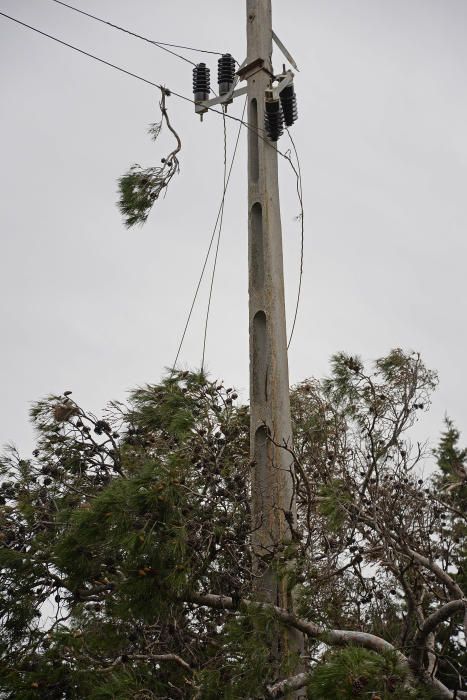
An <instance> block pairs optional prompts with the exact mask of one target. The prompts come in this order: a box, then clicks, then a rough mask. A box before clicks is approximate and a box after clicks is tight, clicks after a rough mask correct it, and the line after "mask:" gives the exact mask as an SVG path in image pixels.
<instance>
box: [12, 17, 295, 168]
mask: <svg viewBox="0 0 467 700" xmlns="http://www.w3.org/2000/svg"><path fill="white" fill-rule="evenodd" d="M0 16H1V17H5V18H6V19H9V20H11V21H12V22H16V24H20V25H21V26H23V27H27V29H31V30H32V31H33V32H36V33H37V34H41V36H45V37H47V39H52V41H56V42H57V43H58V44H61V45H62V46H66V47H67V48H69V49H73V51H77V52H78V53H80V54H83V56H87V57H88V58H92V59H93V60H94V61H98V62H99V63H102V64H104V65H105V66H108V67H109V68H114V69H115V70H117V71H119V72H120V73H124V74H125V75H129V76H131V77H132V78H136V79H137V80H140V81H141V82H143V83H146V84H147V85H152V87H156V88H158V89H159V90H167V88H166V87H164V86H163V85H160V84H159V83H155V82H153V81H152V80H148V79H147V78H143V77H142V76H141V75H138V74H137V73H132V72H131V71H129V70H127V69H126V68H121V67H120V66H117V65H116V64H115V63H111V62H110V61H106V60H105V59H103V58H100V57H99V56H96V55H95V54H92V53H89V52H88V51H84V50H83V49H80V48H79V47H78V46H74V45H73V44H69V43H68V42H66V41H63V40H62V39H59V38H58V37H56V36H53V35H52V34H48V33H47V32H43V31H42V30H41V29H37V27H33V26H32V25H30V24H26V22H22V21H21V20H19V19H16V17H11V16H10V15H7V14H5V12H0ZM169 92H170V94H171V95H174V96H175V97H178V98H179V99H181V100H184V101H185V102H189V103H190V104H193V105H195V104H196V102H195V100H193V99H192V98H191V97H187V96H186V95H181V94H180V93H179V92H175V91H174V90H171V89H170V90H169ZM207 109H208V111H209V112H213V113H214V114H219V115H221V116H222V115H223V114H224V112H223V111H220V110H218V109H214V107H207ZM225 116H226V117H227V119H231V120H233V121H236V122H240V123H241V124H243V126H245V127H246V128H247V129H250V130H252V131H254V132H255V133H256V134H257V135H258V137H259V138H261V139H263V141H265V140H266V139H265V138H264V136H262V135H261V134H260V133H259V132H260V131H262V132H264V131H265V130H264V129H261V128H256V129H255V128H254V127H252V126H251V125H250V124H248V123H247V122H245V121H243V120H242V119H239V118H238V117H234V116H233V115H232V114H225ZM277 152H278V154H279V155H281V156H283V157H285V158H287V156H284V154H283V153H281V152H280V151H277Z"/></svg>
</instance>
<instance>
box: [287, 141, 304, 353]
mask: <svg viewBox="0 0 467 700" xmlns="http://www.w3.org/2000/svg"><path fill="white" fill-rule="evenodd" d="M287 134H288V136H289V139H290V143H291V144H292V148H293V150H294V152H295V158H296V160H297V168H295V166H294V164H293V163H292V160H291V159H289V163H290V165H291V166H292V169H293V170H294V172H295V174H296V176H297V195H298V200H299V202H300V214H299V216H300V275H299V281H298V292H297V301H296V304H295V313H294V317H293V322H292V328H291V331H290V336H289V341H288V343H287V350H288V349H289V348H290V344H291V342H292V338H293V334H294V330H295V325H296V323H297V316H298V309H299V307H300V298H301V293H302V282H303V255H304V247H305V221H304V217H305V211H304V206H303V187H302V169H301V166H300V157H299V155H298V151H297V147H296V146H295V141H294V140H293V138H292V135H291V133H290V129H287Z"/></svg>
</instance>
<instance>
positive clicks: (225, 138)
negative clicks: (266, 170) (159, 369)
mask: <svg viewBox="0 0 467 700" xmlns="http://www.w3.org/2000/svg"><path fill="white" fill-rule="evenodd" d="M224 112H225V107H224ZM223 122H224V193H223V195H222V202H221V215H220V221H219V230H218V233H217V244H216V252H215V254H214V264H213V266H212V275H211V285H210V287H209V299H208V308H207V310H206V322H205V324H204V338H203V356H202V359H201V374H203V373H204V357H205V354H206V339H207V335H208V323H209V312H210V310H211V300H212V290H213V287H214V278H215V276H216V267H217V258H218V255H219V245H220V242H221V234H222V224H223V221H224V206H225V193H226V189H227V186H226V183H227V124H226V118H225V114H224V119H223Z"/></svg>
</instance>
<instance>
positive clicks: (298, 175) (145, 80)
mask: <svg viewBox="0 0 467 700" xmlns="http://www.w3.org/2000/svg"><path fill="white" fill-rule="evenodd" d="M0 16H1V17H5V19H9V20H10V21H12V22H15V23H16V24H19V25H21V26H22V27H26V28H27V29H31V31H33V32H36V33H37V34H40V35H41V36H45V37H46V38H47V39H51V40H52V41H55V42H57V43H58V44H61V45H62V46H66V47H67V48H69V49H72V50H73V51H77V52H78V53H80V54H82V55H83V56H87V57H88V58H91V59H93V60H94V61H97V62H98V63H102V64H103V65H105V66H108V67H109V68H114V69H115V70H117V71H119V72H120V73H124V74H125V75H129V76H130V77H132V78H135V79H136V80H139V81H141V82H143V83H146V85H151V86H152V87H155V88H158V89H159V90H167V88H166V87H164V86H163V85H160V84H158V83H155V82H153V81H152V80H148V78H144V77H143V76H141V75H138V74H137V73H133V72H132V71H129V70H127V69H126V68H122V67H121V66H117V65H116V64H115V63H111V62H110V61H106V60H105V59H103V58H100V57H99V56H96V55H95V54H92V53H90V52H88V51H84V50H83V49H80V48H79V47H78V46H74V45H73V44H69V43H68V42H66V41H63V40H62V39H59V38H58V37H56V36H53V35H52V34H48V33H47V32H44V31H42V30H41V29H37V27H33V26H32V25H30V24H27V23H26V22H22V21H21V20H19V19H17V18H16V17H11V15H7V14H6V13H5V12H0ZM169 92H170V94H171V95H174V96H175V97H178V98H179V99H181V100H184V101H185V102H189V103H190V104H196V102H195V100H193V99H191V98H190V97H187V96H186V95H182V94H180V93H178V92H175V91H174V90H169ZM207 109H208V111H209V112H213V113H214V114H220V115H221V116H223V117H224V119H225V118H228V119H231V120H233V121H236V122H239V123H240V128H239V133H240V130H241V127H242V126H244V127H246V128H247V129H248V130H250V131H253V132H254V133H255V134H256V135H257V136H258V138H260V139H261V140H262V141H265V142H267V143H269V145H270V146H271V148H275V149H276V151H277V154H278V155H280V156H281V157H282V158H285V160H287V161H288V163H289V164H290V166H291V168H292V170H293V171H294V173H295V176H296V178H297V192H298V195H299V200H300V206H301V209H302V214H301V218H302V254H301V263H300V284H299V293H298V298H297V306H296V309H295V316H294V321H293V325H292V332H291V336H290V338H289V345H290V342H291V340H292V335H293V331H294V329H295V324H296V320H297V314H298V305H299V301H300V293H301V285H302V273H303V230H304V229H303V199H302V193H301V173H300V165H299V170H298V171H297V169H296V168H295V166H294V164H293V162H292V159H291V158H290V156H288V155H287V154H286V153H282V151H280V150H279V149H278V148H277V146H275V145H273V144H271V142H269V141H268V139H266V138H265V137H264V136H263V135H262V134H261V133H260V132H261V131H262V132H263V133H265V129H262V128H261V127H257V128H255V127H253V126H251V124H248V122H245V121H244V120H243V116H244V112H245V110H243V114H242V117H241V118H240V119H239V118H238V117H234V116H233V115H232V114H227V113H226V112H225V111H224V110H222V111H219V110H217V109H214V108H213V107H208V108H207ZM292 144H293V147H294V150H295V153H296V155H297V151H296V149H295V144H294V143H293V141H292ZM297 159H298V155H297ZM220 213H221V210H220V209H219V215H218V216H219V218H220ZM216 230H217V224H216ZM214 235H215V231H214V234H213V239H214ZM206 263H207V260H206ZM203 274H204V272H203ZM200 284H201V281H200ZM182 342H183V340H182ZM177 359H178V355H177Z"/></svg>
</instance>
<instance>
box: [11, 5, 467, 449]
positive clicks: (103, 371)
mask: <svg viewBox="0 0 467 700" xmlns="http://www.w3.org/2000/svg"><path fill="white" fill-rule="evenodd" d="M74 4H75V5H76V6H78V7H80V8H81V9H83V10H87V11H89V12H92V13H94V14H96V15H99V16H101V17H103V18H106V19H108V20H109V21H112V22H114V23H117V24H120V25H123V26H124V27H127V28H128V29H131V30H133V31H135V32H137V33H140V34H143V35H146V36H148V37H150V38H153V39H155V40H159V41H167V42H175V43H180V44H186V45H192V46H198V47H201V48H206V49H212V50H216V51H229V52H231V53H232V54H233V55H234V56H235V57H236V58H237V59H238V60H239V61H240V62H241V61H242V60H243V58H244V54H245V17H244V15H245V7H244V5H245V3H244V2H239V0H198V2H197V3H193V2H187V1H186V0H171V2H167V3H163V2H154V0H134V1H133V2H131V3H130V2H126V1H124V0H74ZM273 5H274V27H275V30H276V33H277V34H278V35H279V36H280V37H281V39H282V40H283V42H284V43H285V44H286V46H287V48H288V49H289V50H290V51H291V53H292V54H293V55H294V57H295V59H296V61H297V63H298V65H299V68H300V73H299V74H297V79H296V90H297V94H298V100H299V115H300V118H299V121H298V122H297V123H296V125H295V126H294V130H293V133H294V138H295V140H296V144H297V148H298V151H299V154H300V158H301V164H302V170H303V178H304V180H303V186H304V204H305V223H306V230H305V266H304V286H303V297H302V304H301V307H300V312H299V318H298V323H297V328H296V333H295V338H294V341H293V344H292V347H291V350H290V357H289V362H290V378H291V382H296V381H298V380H301V379H303V378H305V377H307V376H317V377H321V376H324V375H325V374H326V373H327V372H328V370H329V358H330V356H331V355H332V354H333V353H334V352H336V351H339V350H345V351H348V352H351V353H357V354H360V355H362V356H363V357H364V358H367V359H374V358H376V357H378V356H380V355H382V354H384V353H386V352H388V351H389V350H390V349H391V348H393V347H402V348H404V349H407V350H418V351H420V352H421V353H422V355H423V357H424V358H425V361H426V363H427V364H428V365H429V366H430V367H432V368H436V369H438V370H439V374H440V386H439V389H438V391H437V393H436V396H435V398H434V403H433V407H432V410H431V412H430V413H429V414H428V415H424V416H423V418H422V423H421V425H420V427H419V428H418V430H417V435H419V436H431V437H432V438H436V437H437V434H438V432H439V430H440V429H441V424H442V419H443V415H444V413H445V412H448V413H449V415H451V416H452V417H453V418H454V420H455V421H456V422H457V424H458V425H459V427H460V428H461V429H465V428H466V426H467V407H466V401H465V396H464V394H465V391H466V386H467V362H466V359H465V356H466V349H467V329H466V328H465V319H466V311H467V302H466V291H467V276H466V274H465V266H466V261H467V256H466V253H467V236H466V232H467V225H466V224H467V204H466V202H467V199H466V194H467V137H466V131H467V91H466V76H467V42H466V39H465V38H466V35H467V2H466V1H465V0H311V1H310V0H306V1H305V0H288V1H287V2H279V0H275V2H274V3H273ZM0 10H1V11H2V12H5V13H7V14H10V15H13V16H15V17H17V18H18V19H21V20H22V21H24V22H27V23H28V24H32V25H34V26H36V27H38V28H40V29H42V30H43V31H46V32H48V33H51V34H54V35H56V36H58V37H60V38H61V39H63V40H64V41H67V42H69V43H72V44H75V45H78V46H79V47H81V48H82V49H84V50H86V51H89V52H91V53H95V54H97V55H98V56H101V57H103V58H104V59H106V60H108V61H112V62H114V63H116V64H118V65H120V66H122V67H125V68H127V69H128V70H130V71H133V72H135V73H138V74H140V75H142V76H144V77H146V78H148V79H149V80H153V81H155V82H162V83H164V84H166V85H167V86H169V87H171V88H172V89H173V90H175V91H177V92H180V93H183V94H186V95H188V96H191V89H192V88H191V82H192V76H191V66H190V65H189V64H188V63H185V62H183V61H181V60H179V59H177V58H175V57H173V56H171V55H169V54H167V53H164V52H162V51H160V50H158V49H157V48H155V47H153V46H151V45H148V44H145V43H143V42H142V41H139V40H137V39H134V38H132V37H129V36H127V35H125V34H122V33H120V32H117V31H115V30H113V29H110V28H108V27H106V26H103V25H99V24H98V23H96V22H94V21H92V20H89V19H87V18H85V17H82V16H79V15H77V14H76V13H74V12H72V11H70V10H68V9H66V8H63V7H61V6H59V5H57V4H56V3H54V2H52V1H51V0H0ZM0 52H1V60H0V86H1V109H0V155H1V161H0V162H1V168H0V180H1V181H0V193H1V194H0V197H1V200H0V203H1V207H0V226H1V228H0V230H1V254H0V285H1V298H0V309H1V328H2V343H1V349H2V360H1V363H0V378H1V379H0V385H1V401H0V404H1V405H0V442H2V443H5V442H7V441H14V442H16V443H17V444H18V445H19V447H20V448H22V449H24V450H25V451H26V452H27V451H28V450H30V449H31V446H32V432H31V428H30V426H29V425H28V419H27V413H28V409H29V406H30V403H31V401H33V400H35V399H37V398H39V397H41V396H43V395H44V394H47V393H49V392H61V391H64V390H66V389H72V390H73V391H74V397H75V399H76V400H78V401H79V402H81V403H82V404H83V405H84V406H86V407H88V408H90V409H91V410H94V411H95V412H98V411H99V410H100V408H102V407H103V406H104V405H105V403H106V401H107V400H109V399H113V398H115V399H124V398H125V396H126V392H127V391H128V390H129V389H130V388H132V387H135V386H136V385H138V384H142V383H144V382H155V381H158V380H159V378H160V377H161V375H162V373H163V372H164V367H167V366H170V365H171V363H172V362H173V360H174V356H175V353H176V349H177V345H178V342H179V338H180V335H181V332H182V330H183V326H184V322H185V318H186V314H187V311H188V308H189V305H190V302H191V299H192V296H193V292H194V288H195V285H196V281H197V278H198V275H199V272H200V269H201V265H202V260H203V257H204V254H205V251H206V249H207V245H208V242H209V238H210V235H211V229H212V226H213V224H214V221H215V217H216V210H217V207H218V204H219V199H220V196H221V191H222V149H223V145H222V120H221V118H220V117H218V116H217V115H215V114H210V115H208V116H207V117H206V118H205V120H204V122H203V123H202V124H201V123H200V121H199V118H198V117H196V116H195V114H194V112H193V109H192V106H191V105H190V104H188V103H186V102H183V101H181V100H178V99H177V98H175V97H171V98H170V99H169V101H168V107H169V110H170V116H171V119H172V121H173V124H174V126H175V127H176V129H177V131H178V132H179V133H180V135H181V137H182V141H183V150H182V153H181V173H180V175H179V176H178V177H177V178H176V179H175V180H173V182H172V184H171V185H170V189H169V191H168V194H167V197H166V199H165V200H164V201H161V202H159V203H157V204H156V206H155V208H154V210H153V213H152V214H151V216H150V219H149V221H148V223H147V225H146V226H145V227H144V228H143V229H140V230H131V231H127V230H126V229H125V228H124V226H123V225H122V220H121V216H120V214H119V212H118V209H117V207H116V206H115V201H116V199H117V186H116V181H117V178H118V177H119V176H120V175H121V174H123V173H124V172H125V171H126V169H127V168H128V166H130V165H131V164H132V163H135V162H137V163H140V164H142V165H145V166H150V165H156V164H158V162H159V160H160V158H161V157H162V156H164V155H165V154H166V152H167V148H169V147H170V146H171V139H170V136H169V134H164V135H162V136H161V137H160V140H158V141H157V142H156V143H152V142H151V141H150V140H149V139H148V136H147V133H146V132H147V125H148V124H149V123H151V122H154V121H157V120H158V119H159V113H158V107H157V103H158V98H159V95H158V94H157V91H156V90H154V89H153V88H151V87H150V86H148V85H145V84H143V83H141V82H139V81H137V80H135V79H133V78H130V77H127V76H125V75H122V74H120V73H118V72H116V71H114V70H112V69H110V68H107V67H106V66H103V65H99V64H98V63H96V62H94V61H92V60H90V59H88V58H86V57H84V56H82V55H79V54H77V53H75V52H73V51H71V50H70V49H67V48H65V47H63V46H59V45H58V44H56V43H54V42H52V41H50V40H49V39H45V38H43V37H41V36H39V35H37V34H34V33H33V32H31V31H30V30H28V29H24V28H22V27H20V26H18V25H15V24H13V23H12V22H10V21H8V20H6V19H4V18H2V17H0ZM187 55H188V56H189V58H191V59H193V60H203V58H202V57H199V56H198V55H197V54H187ZM204 58H205V59H207V61H208V63H209V64H210V66H211V70H212V74H213V76H214V77H215V75H216V73H217V70H216V63H217V57H215V56H209V55H208V56H205V57H204ZM282 61H283V58H282V56H281V55H280V54H279V53H278V52H277V51H276V53H275V64H276V68H278V69H279V68H280V66H281V64H282ZM241 109H242V103H241V101H239V102H238V103H236V104H235V105H234V106H233V107H232V108H231V112H230V113H231V114H234V115H238V116H239V115H240V113H241ZM236 130H237V125H236V123H235V122H233V121H232V122H230V123H229V124H228V136H229V153H230V152H231V150H232V145H233V141H234V138H235V135H236ZM245 136H246V134H245V133H243V134H242V141H241V149H240V151H239V154H238V160H237V162H236V166H235V170H234V173H233V176H232V181H231V187H230V188H229V192H228V200H227V205H226V212H225V218H224V231H223V237H222V241H221V247H220V257H219V264H218V273H217V278H216V282H215V288H214V297H213V304H212V313H211V321H210V327H209V335H208V345H207V364H208V367H209V369H210V371H211V373H212V375H213V376H214V377H220V378H225V379H226V381H228V382H229V383H230V384H235V385H236V386H237V387H238V388H239V389H240V391H241V394H242V396H243V398H244V399H246V398H247V388H248V335H247V334H248V302H247V210H246V194H247V189H246V149H245V145H246V143H245V141H246V139H245ZM289 145H290V144H289V143H288V141H287V138H286V137H283V140H281V141H280V143H279V147H280V148H282V149H284V150H285V149H287V148H289ZM280 168H281V197H282V220H283V234H284V247H285V274H286V293H287V309H288V317H289V320H290V318H291V316H292V314H293V308H294V304H295V298H296V293H297V284H298V266H299V234H300V230H299V225H298V223H297V221H296V220H295V217H296V216H297V214H298V213H299V209H298V202H297V197H296V193H295V181H294V178H293V174H292V173H291V171H290V168H289V167H288V166H287V163H286V162H285V161H283V162H281V164H280ZM207 293H208V285H207V283H206V284H205V285H204V286H203V287H202V290H201V296H200V303H199V304H198V305H197V307H196V311H195V314H194V317H193V320H192V324H191V327H190V329H189V332H188V335H187V338H186V342H185V344H184V347H183V351H182V354H181V364H182V365H183V366H186V367H190V368H196V367H199V364H200V358H201V352H202V331H203V326H204V316H205V312H206V304H207ZM466 439H467V435H466Z"/></svg>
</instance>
